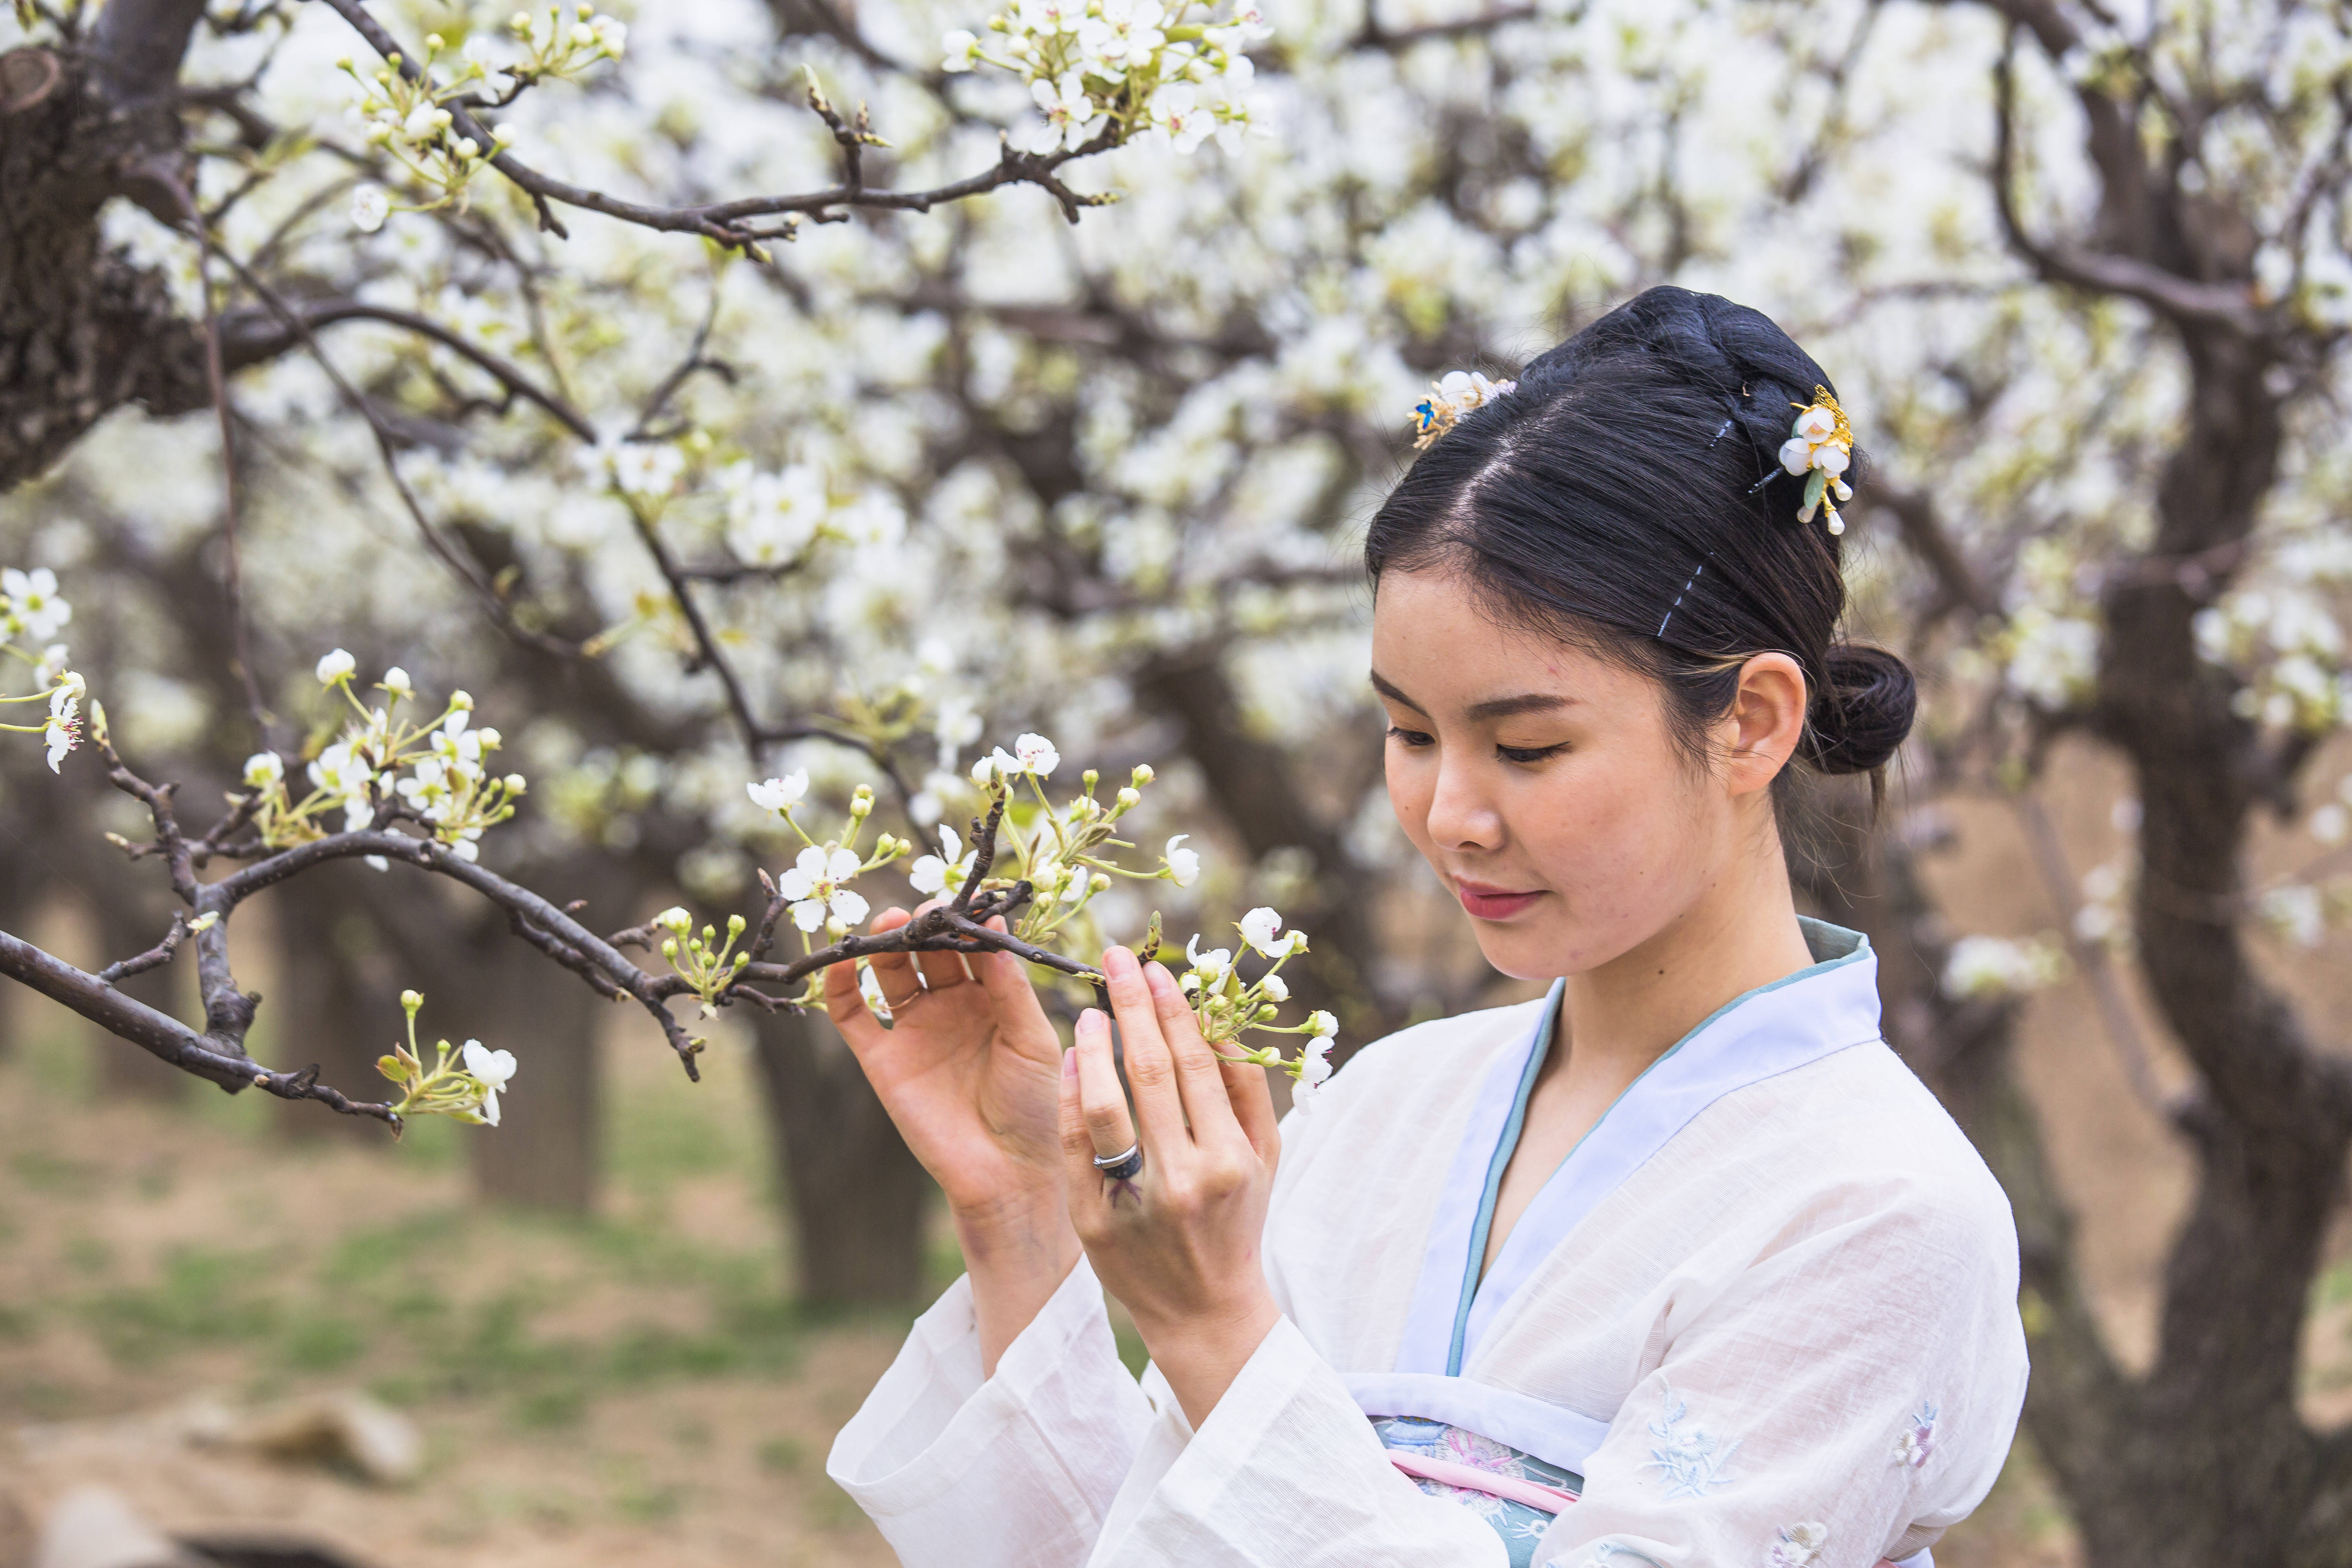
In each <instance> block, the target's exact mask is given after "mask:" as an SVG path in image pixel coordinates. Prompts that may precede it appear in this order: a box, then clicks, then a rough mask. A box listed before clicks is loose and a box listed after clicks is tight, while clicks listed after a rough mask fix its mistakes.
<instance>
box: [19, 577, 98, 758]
mask: <svg viewBox="0 0 2352 1568" xmlns="http://www.w3.org/2000/svg"><path fill="white" fill-rule="evenodd" d="M72 619H73V605H70V604H68V603H67V602H66V600H65V599H64V598H63V597H62V596H60V595H59V594H58V577H57V574H56V573H54V572H52V571H50V570H49V569H48V568H47V567H46V566H36V567H35V568H33V570H31V571H30V572H26V571H22V570H20V569H18V568H16V567H14V566H11V567H8V568H7V569H6V570H5V571H0V655H5V657H7V658H13V659H15V660H16V661H17V662H18V663H20V664H24V665H27V666H29V667H31V669H32V674H33V685H34V688H35V689H33V690H31V691H29V692H26V693H25V694H23V695H21V696H16V697H0V707H5V706H8V705H13V704H15V703H19V702H46V703H47V704H48V708H49V710H48V713H47V717H45V718H43V719H42V720H41V721H39V722H38V723H34V724H8V723H0V730H5V731H14V732H15V733H16V734H20V735H38V736H40V737H41V744H42V747H43V749H44V752H45V760H46V761H47V763H48V764H49V772H51V773H58V772H60V771H61V769H62V766H63V763H65V760H66V758H67V756H68V754H69V753H71V752H72V751H73V749H74V748H75V747H76V746H78V745H79V744H80V743H81V700H82V699H83V697H85V696H87V695H88V694H89V685H88V683H87V682H85V681H84V680H83V679H82V678H81V677H80V676H79V674H77V673H75V672H74V671H73V670H72V669H71V668H68V664H67V655H66V646H65V644H63V643H60V642H53V641H51V640H50V639H51V638H53V637H56V636H57V635H58V632H60V631H62V630H64V629H65V626H66V624H67V623H68V622H69V621H71V620H72ZM19 639H22V640H21V641H20V640H19ZM27 643H29V644H32V645H34V647H37V648H38V651H37V652H36V651H34V647H26V646H25V644H27Z"/></svg>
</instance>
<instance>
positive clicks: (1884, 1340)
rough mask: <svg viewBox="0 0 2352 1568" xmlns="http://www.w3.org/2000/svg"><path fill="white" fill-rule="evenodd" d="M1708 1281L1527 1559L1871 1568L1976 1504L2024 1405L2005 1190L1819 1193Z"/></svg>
mask: <svg viewBox="0 0 2352 1568" xmlns="http://www.w3.org/2000/svg"><path fill="white" fill-rule="evenodd" d="M1994 1201H1995V1202H1999V1200H1998V1198H1997V1197H1996V1198H1995V1200H1994ZM1790 1237H1794V1239H1790ZM1782 1243H1785V1244H1782ZM1716 1279H1717V1282H1716V1283H1715V1284H1713V1285H1709V1284H1707V1283H1706V1271H1705V1270H1699V1271H1695V1277H1694V1278H1692V1279H1690V1280H1688V1281H1687V1283H1688V1286H1689V1289H1687V1290H1686V1291H1685V1292H1684V1293H1682V1294H1680V1295H1678V1296H1677V1299H1676V1301H1675V1306H1674V1308H1673V1309H1672V1310H1669V1312H1668V1313H1667V1315H1666V1318H1665V1320H1664V1325H1663V1327H1662V1332H1663V1333H1664V1335H1665V1345H1664V1357H1663V1360H1662V1362H1661V1363H1660V1364H1659V1365H1658V1366H1657V1368H1656V1369H1655V1370H1654V1371H1653V1372H1652V1373H1650V1374H1649V1375H1648V1376H1647V1377H1645V1378H1644V1379H1643V1381H1642V1382H1641V1383H1640V1384H1638V1385H1637V1386H1636V1387H1635V1388H1634V1390H1633V1394H1632V1395H1631V1396H1630V1397H1629V1398H1628V1399H1627V1400H1626V1402H1625V1404H1624V1405H1623V1406H1622V1408H1621V1409H1620V1410H1619V1411H1618V1413H1617V1415H1616V1418H1615V1419H1614V1420H1613V1421H1612V1423H1611V1425H1610V1429H1609V1436H1608V1438H1607V1439H1606V1441H1605V1442H1603V1444H1602V1445H1601V1447H1600V1448H1599V1449H1598V1450H1596V1451H1595V1452H1594V1454H1593V1455H1592V1457H1591V1458H1590V1459H1589V1460H1587V1462H1586V1468H1585V1475H1584V1480H1585V1490H1584V1494H1583V1500H1581V1501H1580V1502H1578V1503H1576V1504H1575V1505H1574V1506H1573V1507H1571V1508H1570V1509H1569V1510H1567V1511H1566V1512H1564V1513H1562V1514H1561V1515H1560V1516H1559V1519H1558V1521H1555V1522H1554V1524H1553V1526H1552V1528H1551V1530H1550V1531H1549V1532H1548V1533H1547V1534H1546V1535H1545V1537H1544V1541H1543V1543H1542V1545H1541V1547H1540V1549H1539V1550H1538V1554H1537V1559H1536V1560H1537V1562H1538V1563H1550V1564H1559V1568H1634V1565H1636V1564H1642V1563H1659V1564H1666V1565H1670V1568H1718V1565H1719V1568H1735V1565H1737V1568H1750V1565H1753V1568H1866V1565H1867V1564H1870V1563H1875V1562H1876V1561H1878V1560H1879V1559H1880V1558H1881V1557H1888V1558H1894V1559H1896V1560H1900V1559H1902V1558H1905V1557H1907V1556H1909V1555H1911V1554H1912V1553H1914V1552H1918V1551H1919V1550H1920V1549H1921V1548H1923V1547H1926V1546H1928V1545H1931V1544H1932V1543H1933V1542H1934V1541H1935V1539H1936V1538H1937V1536H1938V1535H1940V1534H1941V1533H1942V1532H1943V1530H1944V1528H1945V1527H1946V1526H1948V1525H1950V1524H1952V1523H1954V1522H1955V1521H1958V1520H1959V1519H1961V1518H1963V1517H1965V1516H1966V1515H1967V1514H1968V1512H1969V1510H1971V1509H1973V1508H1974V1507H1975V1506H1976V1505H1977V1504H1978V1503H1979V1501H1981V1500H1983V1498H1984V1495H1985V1493H1986V1492H1987V1491H1988V1490H1990V1488H1991V1486H1992V1483H1993V1480H1994V1479H1995V1478H1996V1477H1997V1476H1998V1475H1999V1474H2000V1467H2001V1463H2002V1461H2003V1460H2004V1459H2005V1458H2007V1456H2008V1453H2009V1447H2010V1440H2011V1436H2012V1435H2013V1434H2014V1432H2015V1430H2016V1426H2017V1416H2018V1411H2019V1407H2020V1406H2021V1404H2022V1403H2023V1401H2024V1397H2025V1376H2026V1362H2025V1340H2024V1333H2023V1330H2022V1327H2021V1324H2020V1322H2019V1319H2018V1313H2017V1254H2016V1242H2015V1237H2014V1232H2013V1231H2012V1230H2011V1226H2010V1218H2009V1213H2008V1209H2007V1206H2006V1205H2005V1203H2004V1204H2000V1212H1999V1213H1998V1215H1994V1214H1992V1213H1990V1212H1989V1209H1988V1206H1987V1205H1984V1204H1983V1203H1981V1202H1979V1203H1976V1204H1975V1205H1971V1204H1970V1203H1969V1201H1967V1199H1966V1198H1964V1197H1963V1196H1961V1195H1959V1194H1937V1195H1930V1194H1925V1193H1921V1192H1916V1191H1915V1192H1911V1193H1900V1192H1898V1193H1894V1194H1889V1193H1886V1192H1884V1191H1881V1192H1878V1193H1873V1194H1859V1193H1852V1192H1849V1193H1846V1194H1828V1195H1825V1196H1824V1197H1822V1198H1821V1199H1819V1200H1816V1203H1815V1205H1812V1206H1811V1211H1810V1212H1807V1213H1803V1214H1800V1215H1792V1216H1790V1224H1789V1226H1788V1227H1787V1228H1785V1229H1784V1231H1783V1233H1782V1236H1781V1237H1780V1238H1776V1245H1774V1246H1773V1247H1770V1248H1769V1249H1768V1250H1767V1251H1766V1252H1765V1254H1764V1255H1763V1256H1762V1257H1760V1258H1756V1259H1754V1260H1753V1261H1752V1263H1750V1264H1749V1266H1748V1267H1745V1268H1736V1269H1732V1270H1729V1271H1727V1273H1724V1274H1720V1275H1717V1276H1716ZM1685 1295H1686V1296H1687V1298H1688V1299H1687V1300H1685V1299H1684V1296H1685Z"/></svg>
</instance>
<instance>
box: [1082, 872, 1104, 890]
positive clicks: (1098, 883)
mask: <svg viewBox="0 0 2352 1568" xmlns="http://www.w3.org/2000/svg"><path fill="white" fill-rule="evenodd" d="M1087 887H1089V888H1092V889H1094V890H1095V891H1096V892H1097V893H1108V892H1109V891H1110V878H1109V877H1108V876H1107V875H1105V874H1104V873H1103V872H1100V871H1097V872H1096V873H1095V874H1094V876H1093V877H1092V878H1090V879H1088V880H1087Z"/></svg>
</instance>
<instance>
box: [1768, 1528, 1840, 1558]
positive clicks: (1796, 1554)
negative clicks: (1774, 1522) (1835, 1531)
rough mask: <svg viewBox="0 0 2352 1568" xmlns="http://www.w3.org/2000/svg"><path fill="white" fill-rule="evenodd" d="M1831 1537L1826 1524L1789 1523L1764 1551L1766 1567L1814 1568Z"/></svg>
mask: <svg viewBox="0 0 2352 1568" xmlns="http://www.w3.org/2000/svg"><path fill="white" fill-rule="evenodd" d="M1829 1538H1830V1527H1829V1526H1828V1525H1826V1524H1812V1523H1807V1524H1789V1525H1783V1526H1781V1528H1780V1540H1778V1541H1776V1542H1773V1543H1772V1544H1771V1546H1770V1547H1769V1549H1768V1550H1767V1551H1766V1552H1765V1553H1764V1568H1812V1563H1813V1562H1814V1560H1815V1559H1816V1558H1818V1557H1820V1556H1821V1554H1822V1546H1823V1545H1825V1544H1827V1542H1828V1541H1829Z"/></svg>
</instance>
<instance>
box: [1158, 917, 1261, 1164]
mask: <svg viewBox="0 0 2352 1568" xmlns="http://www.w3.org/2000/svg"><path fill="white" fill-rule="evenodd" d="M1143 978H1144V981H1145V983H1146V984H1149V985H1150V987H1151V1005H1152V1007H1153V1008H1154V1009H1155V1010H1156V1011H1157V1013H1158V1015H1159V1017H1160V1033H1161V1034H1162V1035H1163V1036H1165V1037H1167V1040H1168V1043H1169V1047H1170V1049H1171V1050H1172V1051H1173V1052H1174V1053H1175V1056H1176V1078H1177V1082H1178V1084H1179V1086H1180V1087H1181V1089H1183V1093H1184V1113H1185V1114H1186V1115H1187V1116H1189V1117H1190V1118H1191V1119H1192V1138H1193V1141H1194V1142H1206V1140H1207V1138H1208V1137H1210V1136H1220V1137H1222V1136H1225V1135H1227V1134H1238V1135H1239V1136H1241V1137H1243V1138H1246V1139H1247V1140H1248V1141H1249V1145H1250V1147H1251V1148H1252V1149H1254V1150H1255V1151H1256V1152H1257V1154H1258V1156H1259V1158H1261V1159H1264V1160H1266V1161H1268V1162H1269V1163H1271V1160H1272V1157H1273V1154H1274V1152H1275V1151H1276V1150H1277V1149H1279V1148H1280V1147H1281V1146H1282V1140H1281V1138H1280V1137H1279V1136H1278V1135H1276V1132H1275V1131H1274V1099H1273V1096H1272V1095H1271V1094H1270V1093H1269V1092H1268V1090H1267V1089H1266V1085H1265V1068H1259V1067H1255V1066H1253V1065H1252V1064H1250V1063H1248V1062H1233V1061H1227V1060H1226V1059H1225V1058H1223V1057H1222V1056H1220V1055H1219V1054H1218V1053H1217V1051H1216V1049H1215V1048H1214V1047H1212V1046H1211V1045H1210V1044H1209V1042H1208V1041H1207V1040H1205V1039H1203V1038H1202V1037H1201V1026H1200V1020H1199V1019H1198V1018H1196V1017H1195V1016H1193V1013H1192V1003H1190V1002H1189V1001H1187V1000H1186V999H1185V996H1184V991H1183V988H1182V987H1181V986H1180V985H1178V984H1176V977H1175V976H1174V975H1173V974H1171V973H1169V972H1168V966H1167V965H1166V964H1163V963H1147V964H1145V965H1144V966H1143Z"/></svg>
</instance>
